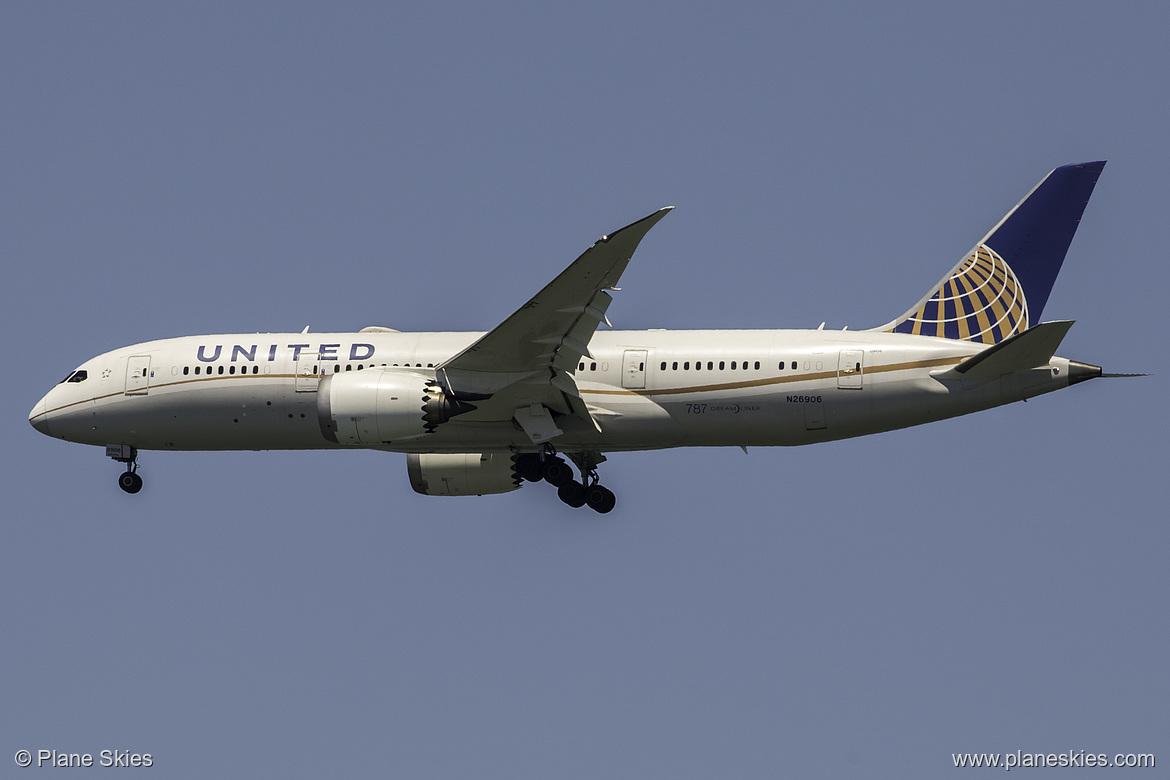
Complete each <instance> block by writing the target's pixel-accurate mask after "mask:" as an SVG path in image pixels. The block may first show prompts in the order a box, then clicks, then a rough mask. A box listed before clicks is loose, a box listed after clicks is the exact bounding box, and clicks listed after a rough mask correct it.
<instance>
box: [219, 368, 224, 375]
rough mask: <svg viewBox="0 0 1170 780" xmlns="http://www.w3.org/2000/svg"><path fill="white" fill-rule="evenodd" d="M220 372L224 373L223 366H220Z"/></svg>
mask: <svg viewBox="0 0 1170 780" xmlns="http://www.w3.org/2000/svg"><path fill="white" fill-rule="evenodd" d="M219 373H220V374H222V373H223V366H220V367H219Z"/></svg>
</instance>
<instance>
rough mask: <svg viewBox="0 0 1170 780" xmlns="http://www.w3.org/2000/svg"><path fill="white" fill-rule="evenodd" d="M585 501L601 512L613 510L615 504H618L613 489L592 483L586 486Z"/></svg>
mask: <svg viewBox="0 0 1170 780" xmlns="http://www.w3.org/2000/svg"><path fill="white" fill-rule="evenodd" d="M585 503H586V504H588V505H589V508H590V509H592V510H593V511H594V512H597V513H599V514H603V515H604V514H605V513H606V512H612V511H613V508H614V506H615V505H616V504H617V497H616V496H614V494H613V491H612V490H610V489H609V488H605V487H602V486H601V485H590V486H589V487H587V488H585Z"/></svg>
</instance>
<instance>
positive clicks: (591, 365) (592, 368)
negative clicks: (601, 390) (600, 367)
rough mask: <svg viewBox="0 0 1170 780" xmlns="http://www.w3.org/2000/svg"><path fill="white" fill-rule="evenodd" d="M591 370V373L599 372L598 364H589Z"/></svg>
mask: <svg viewBox="0 0 1170 780" xmlns="http://www.w3.org/2000/svg"><path fill="white" fill-rule="evenodd" d="M589 370H590V371H596V370H597V364H596V363H590V364H589Z"/></svg>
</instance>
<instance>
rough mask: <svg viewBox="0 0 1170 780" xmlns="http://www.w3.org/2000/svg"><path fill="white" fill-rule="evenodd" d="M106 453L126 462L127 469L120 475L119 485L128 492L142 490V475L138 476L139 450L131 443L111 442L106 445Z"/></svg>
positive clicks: (121, 461) (120, 461)
mask: <svg viewBox="0 0 1170 780" xmlns="http://www.w3.org/2000/svg"><path fill="white" fill-rule="evenodd" d="M106 455H108V456H109V457H111V458H113V459H114V460H116V461H118V462H119V463H125V464H126V471H124V472H123V473H122V475H121V476H119V477H118V487H120V488H122V489H123V490H125V491H126V492H127V493H131V494H133V493H137V492H138V491H139V490H142V477H140V476H138V450H137V449H136V448H134V447H131V446H130V445H129V444H109V445H107V446H106Z"/></svg>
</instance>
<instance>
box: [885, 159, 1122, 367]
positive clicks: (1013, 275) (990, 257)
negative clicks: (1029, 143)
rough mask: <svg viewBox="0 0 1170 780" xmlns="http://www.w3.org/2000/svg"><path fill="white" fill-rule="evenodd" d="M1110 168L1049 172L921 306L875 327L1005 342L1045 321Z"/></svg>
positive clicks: (1099, 164)
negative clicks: (1099, 179)
mask: <svg viewBox="0 0 1170 780" xmlns="http://www.w3.org/2000/svg"><path fill="white" fill-rule="evenodd" d="M1104 167H1105V163H1104V161H1101V162H1090V163H1082V164H1080V165H1065V166H1063V167H1061V168H1057V169H1056V170H1054V171H1052V172H1051V173H1049V174H1048V175H1047V176H1045V177H1044V178H1043V179H1042V180H1041V181H1040V183H1039V184H1037V185H1036V186H1035V187H1033V188H1032V191H1031V192H1029V193H1028V194H1027V195H1026V196H1025V197H1024V199H1023V200H1022V201H1020V202H1019V204H1017V205H1016V207H1015V208H1014V209H1012V210H1011V211H1009V212H1008V214H1007V216H1005V217H1004V218H1003V219H1002V220H1000V222H999V224H998V225H996V226H995V227H994V228H992V229H991V232H989V233H988V234H987V235H986V236H984V237H983V240H981V241H980V242H979V243H978V244H976V245H975V247H974V248H973V249H972V250H971V251H970V252H969V253H968V254H967V256H966V257H964V258H963V259H962V260H961V261H959V264H958V265H956V266H955V267H954V268H953V269H951V272H950V273H948V274H947V275H946V276H945V277H943V280H942V281H941V282H939V284H938V286H937V287H935V288H934V289H933V290H931V291H930V292H929V293H927V294H926V296H925V297H924V298H923V299H922V300H921V301H919V302H918V303H917V304H916V305H915V306H914V308H912V309H910V311H908V312H906V313H905V314H903V315H902V316H901V317H899V318H898V319H896V320H894V321H892V322H890V323H887V324H886V325H883V326H881V327H880V328H875V329H874V330H882V331H887V332H895V333H912V334H915V335H921V336H937V337H940V338H948V339H964V340H967V341H975V342H979V343H982V344H998V343H999V342H1001V341H1003V340H1004V339H1007V338H1010V337H1011V336H1013V335H1015V334H1017V333H1022V332H1023V331H1025V330H1027V329H1028V328H1029V327H1030V326H1032V325H1034V324H1036V323H1038V322H1040V315H1041V313H1042V312H1043V311H1044V306H1045V304H1046V303H1047V302H1048V295H1049V293H1051V292H1052V285H1053V283H1055V281H1056V275H1057V274H1058V273H1060V267H1061V265H1062V264H1063V263H1064V256H1065V254H1066V253H1067V252H1068V247H1069V245H1070V244H1071V243H1072V239H1073V235H1075V234H1076V232H1077V225H1079V224H1080V221H1081V215H1082V214H1084V212H1085V206H1086V205H1087V204H1088V202H1089V196H1090V195H1092V194H1093V187H1094V186H1095V185H1096V184H1097V177H1099V176H1100V175H1101V170H1102V169H1103V168H1104Z"/></svg>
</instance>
